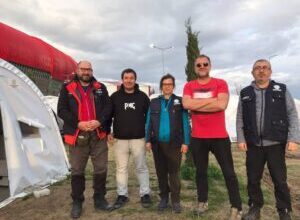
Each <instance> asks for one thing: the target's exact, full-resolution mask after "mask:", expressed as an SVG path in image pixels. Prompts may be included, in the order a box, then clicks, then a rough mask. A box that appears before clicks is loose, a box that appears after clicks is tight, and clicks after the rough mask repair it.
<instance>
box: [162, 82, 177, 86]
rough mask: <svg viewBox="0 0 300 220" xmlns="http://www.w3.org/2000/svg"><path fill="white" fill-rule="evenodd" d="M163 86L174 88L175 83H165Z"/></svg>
mask: <svg viewBox="0 0 300 220" xmlns="http://www.w3.org/2000/svg"><path fill="white" fill-rule="evenodd" d="M162 86H174V84H173V83H163V84H162Z"/></svg>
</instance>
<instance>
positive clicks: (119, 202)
mask: <svg viewBox="0 0 300 220" xmlns="http://www.w3.org/2000/svg"><path fill="white" fill-rule="evenodd" d="M128 201H129V198H128V197H127V196H118V197H117V200H116V202H115V204H114V205H113V209H119V208H121V207H123V206H124V205H125V203H126V202H128Z"/></svg>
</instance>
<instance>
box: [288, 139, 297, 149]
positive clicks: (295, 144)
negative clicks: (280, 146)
mask: <svg viewBox="0 0 300 220" xmlns="http://www.w3.org/2000/svg"><path fill="white" fill-rule="evenodd" d="M297 148H298V144H297V143H295V142H291V141H289V142H287V144H286V149H287V150H288V151H296V150H297Z"/></svg>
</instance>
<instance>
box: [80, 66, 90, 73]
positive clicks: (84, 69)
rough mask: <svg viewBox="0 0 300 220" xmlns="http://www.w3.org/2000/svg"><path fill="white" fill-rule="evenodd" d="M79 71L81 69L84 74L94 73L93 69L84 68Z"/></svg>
mask: <svg viewBox="0 0 300 220" xmlns="http://www.w3.org/2000/svg"><path fill="white" fill-rule="evenodd" d="M79 69H80V70H81V71H82V72H84V71H87V72H92V71H93V69H92V68H82V67H80V68H79Z"/></svg>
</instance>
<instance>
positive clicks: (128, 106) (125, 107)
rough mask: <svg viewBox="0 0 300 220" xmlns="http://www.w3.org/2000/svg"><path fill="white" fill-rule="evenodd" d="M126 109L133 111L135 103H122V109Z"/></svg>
mask: <svg viewBox="0 0 300 220" xmlns="http://www.w3.org/2000/svg"><path fill="white" fill-rule="evenodd" d="M128 108H131V109H134V110H135V103H134V102H130V103H124V109H125V110H127V109H128Z"/></svg>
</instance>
